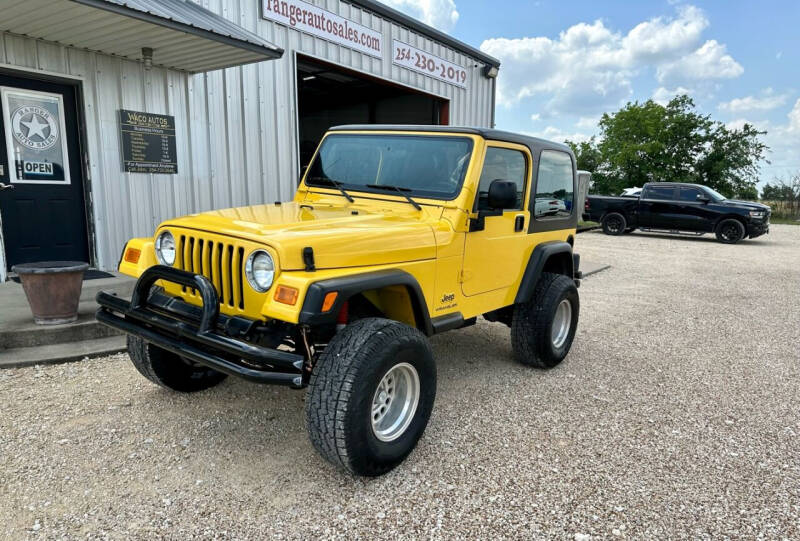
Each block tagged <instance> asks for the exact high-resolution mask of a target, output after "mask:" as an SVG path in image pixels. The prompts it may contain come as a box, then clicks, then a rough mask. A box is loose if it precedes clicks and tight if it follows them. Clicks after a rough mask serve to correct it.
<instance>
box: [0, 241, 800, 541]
mask: <svg viewBox="0 0 800 541" xmlns="http://www.w3.org/2000/svg"><path fill="white" fill-rule="evenodd" d="M578 248H579V251H580V252H581V253H582V255H583V257H584V258H585V260H591V261H594V262H607V263H611V264H612V265H613V267H612V268H611V269H610V270H607V271H604V272H603V273H601V274H598V275H596V276H593V277H591V278H588V279H587V280H585V281H584V284H583V287H582V288H581V300H582V310H581V323H580V329H579V333H578V336H577V338H576V342H575V344H574V346H573V349H572V352H571V354H570V355H569V357H568V358H567V360H566V361H565V362H564V363H562V365H561V366H559V367H558V368H556V369H554V370H551V371H547V372H541V371H534V370H530V369H526V368H523V367H520V366H517V365H516V364H514V362H513V361H512V358H511V350H510V343H509V337H508V334H509V333H508V330H507V328H505V327H503V326H501V325H499V324H489V323H486V322H483V321H482V322H480V323H479V324H478V325H477V326H475V327H472V328H470V329H465V330H461V331H455V332H452V333H449V334H446V335H442V336H439V337H436V338H435V339H434V340H433V344H434V349H435V352H436V356H437V359H438V363H439V364H438V366H439V390H438V396H437V401H436V407H435V409H434V413H433V417H432V419H431V423H430V425H429V427H428V430H427V432H426V434H425V436H424V438H423V439H422V441H421V443H420V445H419V447H418V448H417V450H416V451H415V452H414V453H413V454H412V455H411V457H410V458H409V459H408V460H407V461H406V462H405V463H404V464H403V465H402V466H401V467H400V468H398V469H397V470H395V471H394V472H392V473H390V474H388V475H386V476H384V477H382V478H379V479H373V480H363V479H354V478H351V477H348V476H346V475H343V474H341V473H339V472H338V471H336V470H335V469H333V468H332V467H331V466H329V465H328V464H327V463H326V462H324V461H323V460H322V459H320V458H319V457H318V456H317V455H316V454H315V452H314V450H313V449H312V447H311V445H310V443H309V441H308V439H307V436H306V433H305V429H304V427H303V408H302V405H303V404H302V403H303V396H304V395H303V393H302V392H296V391H291V390H288V389H283V388H275V387H261V386H257V385H253V384H249V383H246V382H243V381H237V380H234V379H230V378H229V379H228V380H227V381H226V382H225V383H224V384H223V385H221V386H220V387H218V388H216V389H213V390H211V391H208V392H205V393H202V394H199V395H194V396H180V395H177V394H172V393H169V392H166V391H163V390H160V389H159V388H157V387H155V386H153V385H151V384H149V383H148V382H147V381H145V380H144V379H143V378H142V377H140V376H139V375H138V374H137V373H136V372H135V371H134V369H133V367H132V366H131V365H130V363H129V362H128V359H127V357H126V356H125V355H118V356H114V357H110V358H106V359H100V360H94V361H85V362H81V363H75V364H69V365H60V366H49V367H43V368H28V369H18V370H8V371H2V372H0V407H2V415H1V416H0V437H1V438H2V441H0V536H2V537H7V538H12V539H19V538H26V537H30V538H78V537H81V538H86V537H91V538H103V537H109V538H120V539H122V538H126V539H127V538H152V537H165V538H172V539H186V538H209V537H218V538H254V539H259V538H266V537H267V536H272V537H283V538H313V537H324V538H329V537H341V538H355V537H360V538H363V539H374V538H392V539H397V538H416V537H426V538H456V537H481V538H496V537H506V538H531V537H546V538H567V539H589V538H607V537H615V536H618V537H628V538H665V537H670V538H711V537H730V538H753V537H756V536H761V537H765V538H772V539H777V538H798V537H800V456H798V450H799V449H800V436H799V435H800V404H799V403H798V396H800V393H798V391H800V347H799V346H798V344H800V227H794V226H774V227H773V232H772V234H771V235H769V236H767V237H763V238H761V239H757V240H755V241H746V242H744V243H742V244H741V245H738V246H725V245H721V244H718V243H716V242H714V241H713V240H712V239H711V238H700V239H684V238H677V239H676V238H669V237H661V236H657V235H647V234H638V233H637V234H633V235H628V236H623V237H606V236H604V235H602V234H600V233H597V232H592V233H586V234H583V235H581V236H580V237H579V239H578Z"/></svg>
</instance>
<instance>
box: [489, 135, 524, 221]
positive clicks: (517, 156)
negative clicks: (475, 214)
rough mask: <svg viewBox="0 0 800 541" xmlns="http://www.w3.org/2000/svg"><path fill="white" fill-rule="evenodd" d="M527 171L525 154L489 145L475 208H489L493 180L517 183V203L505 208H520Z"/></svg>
mask: <svg viewBox="0 0 800 541" xmlns="http://www.w3.org/2000/svg"><path fill="white" fill-rule="evenodd" d="M527 172H528V168H527V160H526V159H525V154H523V153H522V152H520V151H519V150H512V149H510V148H497V147H489V148H488V149H487V150H486V158H485V159H484V161H483V171H482V172H481V181H480V184H479V187H478V208H477V210H489V186H490V185H491V184H492V182H493V181H495V180H507V181H510V182H513V183H514V184H516V185H517V204H516V205H515V206H514V208H513V209H507V210H522V202H523V200H524V196H525V183H526V180H527V178H528V175H527Z"/></svg>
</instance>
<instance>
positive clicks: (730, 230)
mask: <svg viewBox="0 0 800 541" xmlns="http://www.w3.org/2000/svg"><path fill="white" fill-rule="evenodd" d="M716 233H717V240H718V241H720V242H721V243H723V244H736V243H737V242H739V241H741V240H742V239H743V238H744V236H745V228H744V224H743V223H742V222H740V221H739V220H737V219H735V218H728V219H725V220H722V221H721V222H720V223H719V224H718V225H717V231H716Z"/></svg>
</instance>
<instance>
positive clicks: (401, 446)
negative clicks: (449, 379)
mask: <svg viewBox="0 0 800 541" xmlns="http://www.w3.org/2000/svg"><path fill="white" fill-rule="evenodd" d="M537 170H538V171H537ZM542 171H544V172H546V173H543V172H542ZM533 178H538V182H537V183H536V184H535V185H534V183H533V182H532V179H533ZM576 178H577V175H576V168H575V157H574V156H573V154H572V152H571V151H570V149H569V148H568V147H567V146H565V145H561V144H557V143H551V142H548V141H544V140H541V139H535V138H532V137H526V136H522V135H516V134H513V133H506V132H501V131H496V130H487V129H478V128H475V129H473V128H452V127H446V126H443V127H431V126H419V127H414V126H375V125H369V126H342V127H338V128H333V129H331V130H330V131H329V132H328V133H327V134H326V135H325V137H324V139H323V140H322V142H321V143H320V146H319V148H318V149H317V152H316V154H315V155H314V157H313V159H312V160H311V163H310V164H309V166H308V168H307V170H306V173H305V175H304V178H303V181H302V182H301V184H300V187H299V188H298V190H297V194H296V195H295V197H294V200H293V201H292V202H289V203H276V204H274V205H255V206H251V207H243V208H237V209H227V210H219V211H215V212H207V213H204V214H195V215H191V216H186V217H183V218H176V219H173V220H168V221H166V222H164V223H163V224H161V225H160V226H159V227H158V229H157V230H156V232H155V234H154V235H153V236H152V237H147V238H136V239H132V240H130V241H128V243H127V244H126V246H125V247H124V249H123V253H122V259H121V261H120V266H119V270H120V271H121V272H123V273H125V274H128V275H131V276H134V277H136V278H138V282H137V284H136V287H135V289H134V292H133V295H132V297H131V299H130V301H127V300H124V299H121V298H119V297H116V296H114V295H112V294H109V293H104V292H101V293H99V294H98V296H97V301H98V303H99V304H100V309H99V310H98V312H97V319H98V320H99V321H101V322H102V323H105V324H106V325H110V326H111V327H114V328H116V329H120V330H122V331H124V332H126V333H127V334H128V352H129V354H130V358H131V361H132V362H133V364H134V366H135V367H136V368H137V369H138V370H139V372H141V374H142V375H143V376H144V377H146V378H148V379H149V380H150V381H152V382H153V383H156V384H158V385H161V386H162V387H165V388H167V389H170V390H173V391H178V392H187V393H188V392H195V391H202V390H203V389H207V388H209V387H212V386H214V385H216V384H218V383H219V382H221V381H222V380H223V379H224V378H226V377H227V376H229V375H230V376H238V377H242V378H245V379H247V380H250V381H254V382H258V383H270V384H278V385H287V386H290V387H294V388H297V389H301V388H306V389H307V391H306V392H307V397H306V401H305V410H306V419H307V422H308V429H309V432H310V437H311V442H312V444H313V445H314V447H315V448H316V449H317V451H319V453H320V454H321V455H322V456H323V457H325V458H326V459H328V460H329V461H330V462H332V463H333V464H335V465H337V466H339V467H341V468H342V469H344V470H347V471H349V472H352V473H355V474H359V475H367V476H376V475H381V474H383V473H386V472H387V471H389V470H391V469H392V468H394V467H395V466H397V465H398V464H400V463H401V462H402V461H403V459H405V457H406V456H407V455H408V454H409V453H410V452H411V451H412V450H413V449H414V447H415V445H416V444H417V441H418V440H419V438H420V437H421V436H422V433H423V432H424V431H425V427H426V426H427V424H428V419H429V417H430V415H431V410H432V409H433V403H434V398H435V396H436V364H435V362H434V358H433V353H432V351H431V347H430V345H429V344H428V337H430V336H432V335H434V334H437V333H441V332H445V331H448V330H452V329H458V328H462V327H466V326H469V325H472V324H474V323H475V320H476V318H477V317H478V316H483V317H484V318H486V319H487V320H489V321H496V322H501V323H504V324H506V325H508V326H509V327H510V332H511V343H512V346H513V352H514V357H515V358H516V360H517V361H519V362H520V363H522V364H525V365H528V366H532V367H535V368H551V367H553V366H556V365H557V364H558V363H560V362H561V361H562V360H563V359H564V358H565V357H566V356H567V354H568V353H569V350H570V347H571V345H572V341H573V339H574V337H575V331H576V329H577V326H578V312H579V300H578V286H579V285H580V280H579V278H580V272H579V270H578V268H577V267H578V262H579V261H580V259H579V257H578V256H577V255H576V254H573V251H572V246H573V243H574V238H575V232H576V225H577V220H578V210H577V208H576V204H575V194H576Z"/></svg>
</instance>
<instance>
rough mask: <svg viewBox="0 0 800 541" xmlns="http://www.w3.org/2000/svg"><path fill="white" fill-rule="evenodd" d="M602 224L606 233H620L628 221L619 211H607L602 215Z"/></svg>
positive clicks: (623, 230) (623, 231)
mask: <svg viewBox="0 0 800 541" xmlns="http://www.w3.org/2000/svg"><path fill="white" fill-rule="evenodd" d="M602 225H603V233H605V234H606V235H622V234H623V233H625V230H626V229H627V227H628V221H627V220H626V219H625V216H623V215H622V214H620V213H619V212H609V213H608V214H606V215H605V216H604V217H603V223H602Z"/></svg>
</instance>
